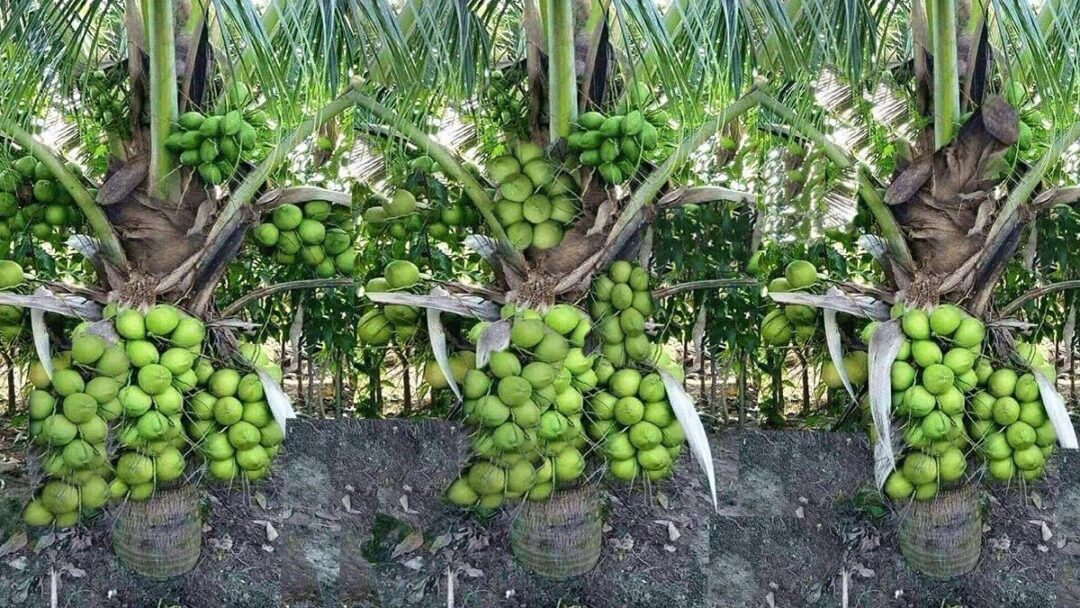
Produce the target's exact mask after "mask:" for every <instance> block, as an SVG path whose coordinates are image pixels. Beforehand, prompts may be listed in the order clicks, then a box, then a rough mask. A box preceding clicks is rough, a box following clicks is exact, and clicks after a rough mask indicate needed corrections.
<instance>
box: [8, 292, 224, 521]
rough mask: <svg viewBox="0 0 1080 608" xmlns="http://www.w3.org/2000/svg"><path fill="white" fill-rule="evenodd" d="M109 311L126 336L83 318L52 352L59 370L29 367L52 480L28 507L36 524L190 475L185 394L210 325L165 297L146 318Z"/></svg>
mask: <svg viewBox="0 0 1080 608" xmlns="http://www.w3.org/2000/svg"><path fill="white" fill-rule="evenodd" d="M111 313H116V314H115V317H114V318H113V322H114V324H115V330H116V334H118V335H119V336H120V338H121V339H117V338H116V336H113V335H111V332H107V331H99V330H100V327H99V326H94V325H91V324H89V323H82V324H80V325H79V326H77V327H76V328H75V330H74V331H72V333H71V349H70V350H69V351H65V352H63V353H61V354H59V355H57V356H55V357H53V359H52V369H53V371H52V377H51V378H50V377H49V375H48V373H47V372H46V369H45V367H44V366H43V365H42V364H41V362H36V363H35V364H34V365H33V366H31V369H30V373H29V380H30V383H31V385H32V386H33V390H31V392H30V394H29V397H28V406H29V412H30V421H31V422H30V436H31V438H32V439H33V441H34V443H35V444H36V445H38V446H40V447H41V448H42V449H43V456H42V469H43V471H44V473H45V476H46V478H48V479H49V481H48V482H47V483H46V484H45V486H44V487H43V488H42V491H41V494H40V495H39V496H38V497H37V498H36V499H35V500H33V501H31V502H30V503H29V504H28V505H27V507H26V510H25V511H24V518H25V520H26V521H27V523H29V524H31V525H38V526H40V525H48V524H50V523H55V524H56V525H58V526H69V525H73V524H75V523H76V522H77V521H78V520H79V517H80V514H87V513H89V512H92V511H93V510H94V509H97V508H99V507H101V506H103V505H104V504H105V503H106V502H107V501H108V500H109V499H110V498H122V497H125V496H126V497H128V498H130V499H132V500H144V499H146V498H149V497H150V495H151V494H153V491H154V489H155V487H157V486H158V485H160V484H163V483H167V482H169V481H173V480H175V479H178V478H179V477H180V476H181V475H183V473H184V467H185V460H184V455H183V452H182V450H183V449H184V448H185V447H186V445H187V438H186V437H185V436H184V435H183V426H182V416H181V414H182V411H183V406H184V396H183V392H184V391H185V390H189V389H190V387H193V386H194V383H195V373H194V372H193V371H192V370H191V367H192V365H193V363H194V361H195V359H196V358H197V356H198V355H197V351H198V350H199V349H201V346H202V339H203V335H204V333H205V328H204V327H203V324H202V322H201V321H199V320H198V319H195V318H193V317H188V316H184V315H182V313H180V311H179V310H178V309H176V308H175V307H172V306H167V305H159V306H155V307H154V308H152V309H150V311H148V312H147V314H146V316H145V317H144V316H143V315H142V313H140V312H138V311H136V310H130V309H128V310H122V311H119V312H118V313H117V312H116V310H115V306H114V307H112V308H111V309H110V310H109V311H107V315H108V316H112V315H111ZM159 347H165V348H164V349H163V350H164V353H161V352H159ZM188 383H190V384H188ZM110 425H112V427H113V428H114V429H115V431H116V434H115V439H116V445H117V446H118V448H119V456H118V458H116V460H115V462H113V460H112V458H111V456H112V452H110V450H109V446H108V444H107V440H108V439H109V438H110V431H111V429H110ZM113 473H115V479H112V482H111V484H107V480H109V479H110V478H112V477H113ZM46 515H48V516H49V517H46Z"/></svg>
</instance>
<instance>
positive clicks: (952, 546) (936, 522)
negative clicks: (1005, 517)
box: [900, 486, 982, 579]
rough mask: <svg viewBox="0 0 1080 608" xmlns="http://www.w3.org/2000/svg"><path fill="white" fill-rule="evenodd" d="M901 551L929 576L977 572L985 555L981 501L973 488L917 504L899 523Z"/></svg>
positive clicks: (915, 566) (941, 493)
mask: <svg viewBox="0 0 1080 608" xmlns="http://www.w3.org/2000/svg"><path fill="white" fill-rule="evenodd" d="M900 552H901V553H902V554H903V555H904V559H905V560H906V561H907V563H908V566H910V567H911V568H912V569H913V570H916V571H917V572H920V573H922V574H924V575H926V576H928V577H931V578H936V579H950V578H955V577H957V576H960V575H962V574H967V573H968V572H971V571H972V570H974V569H975V565H976V564H977V563H978V562H979V554H980V553H981V552H982V521H981V518H980V517H979V498H978V495H977V494H976V493H975V490H974V489H972V488H971V487H970V486H965V487H961V488H958V489H955V490H943V491H941V492H939V493H938V496H937V498H935V499H934V500H931V501H929V502H916V503H915V504H913V505H912V506H911V508H910V509H908V511H907V512H906V513H905V514H904V516H903V517H902V519H901V521H900Z"/></svg>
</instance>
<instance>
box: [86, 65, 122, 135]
mask: <svg viewBox="0 0 1080 608" xmlns="http://www.w3.org/2000/svg"><path fill="white" fill-rule="evenodd" d="M114 75H118V76H120V77H119V78H117V77H114ZM79 88H80V89H81V93H82V95H81V99H80V101H81V102H82V104H81V105H82V106H83V107H84V108H87V109H89V111H90V115H91V118H92V119H93V120H94V122H96V123H97V124H99V125H101V127H102V128H103V129H105V130H106V131H108V132H110V133H118V134H120V135H127V134H128V131H130V129H131V123H130V120H129V118H128V99H127V90H126V88H125V87H124V79H123V75H122V74H121V72H117V71H114V72H113V73H112V74H109V73H106V72H105V71H104V70H93V71H88V72H86V73H85V74H84V75H83V77H82V78H80V80H79Z"/></svg>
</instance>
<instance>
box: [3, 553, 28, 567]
mask: <svg viewBox="0 0 1080 608" xmlns="http://www.w3.org/2000/svg"><path fill="white" fill-rule="evenodd" d="M5 563H7V565H8V566H11V567H12V568H14V569H16V570H25V569H26V556H25V555H23V556H20V557H16V558H14V559H9V560H8V561H7V562H5Z"/></svg>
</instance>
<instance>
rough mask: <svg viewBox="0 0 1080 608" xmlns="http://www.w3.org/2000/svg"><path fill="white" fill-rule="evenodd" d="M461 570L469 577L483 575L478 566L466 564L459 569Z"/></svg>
mask: <svg viewBox="0 0 1080 608" xmlns="http://www.w3.org/2000/svg"><path fill="white" fill-rule="evenodd" d="M461 571H462V572H464V573H465V576H467V577H469V578H480V577H481V576H484V571H483V570H481V569H479V568H473V567H472V566H469V565H466V566H465V567H464V568H462V569H461Z"/></svg>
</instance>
